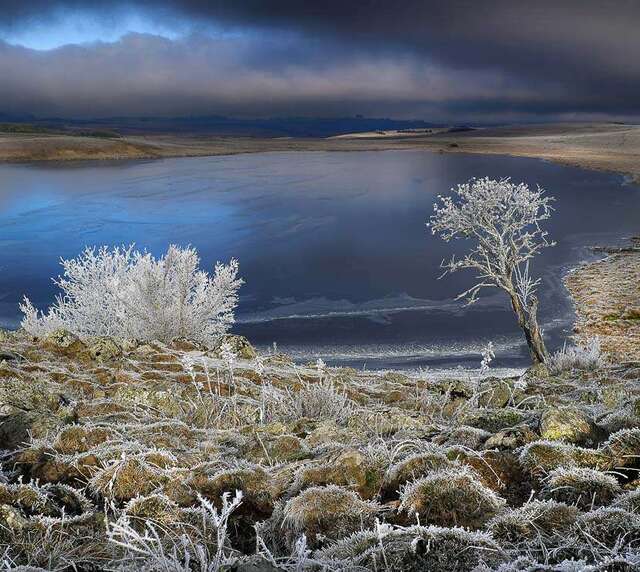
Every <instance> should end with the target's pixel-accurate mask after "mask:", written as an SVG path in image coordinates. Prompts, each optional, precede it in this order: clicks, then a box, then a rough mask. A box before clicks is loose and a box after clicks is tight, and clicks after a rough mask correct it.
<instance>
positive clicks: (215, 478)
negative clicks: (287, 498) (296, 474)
mask: <svg viewBox="0 0 640 572" xmlns="http://www.w3.org/2000/svg"><path fill="white" fill-rule="evenodd" d="M190 485H191V486H192V488H193V489H194V490H196V491H197V492H198V493H200V494H201V495H202V496H203V497H205V498H207V499H209V500H210V501H211V502H214V503H219V502H220V499H221V498H222V497H223V496H224V495H225V494H233V493H235V491H240V492H241V493H242V508H241V509H240V512H242V513H247V512H248V513H250V514H251V515H252V516H253V518H254V519H255V520H261V519H263V518H267V517H268V516H269V515H270V514H271V512H272V511H273V504H274V501H275V498H274V483H273V480H272V477H271V475H269V473H268V472H267V471H265V470H264V469H263V468H261V467H259V466H246V467H239V468H235V469H224V470H220V471H216V472H215V473H214V474H213V475H212V476H207V477H204V478H202V477H199V476H197V475H196V476H194V478H193V479H191V481H190Z"/></svg>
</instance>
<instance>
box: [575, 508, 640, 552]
mask: <svg viewBox="0 0 640 572" xmlns="http://www.w3.org/2000/svg"><path fill="white" fill-rule="evenodd" d="M574 531H575V534H576V536H577V540H578V541H577V542H576V543H575V547H574V549H575V550H576V551H579V552H580V554H579V556H581V557H585V556H587V557H588V558H589V559H590V560H591V561H598V560H599V559H600V558H599V557H598V555H599V554H600V553H603V552H604V553H605V554H606V553H607V552H608V553H609V555H611V554H615V553H619V552H620V551H622V550H623V549H629V548H633V549H636V550H638V549H640V515H638V514H634V513H630V512H627V511H626V510H623V509H621V508H613V507H600V508H598V509H596V510H594V511H591V512H587V513H585V514H582V515H580V516H579V517H578V518H577V519H576V524H575V527H574Z"/></svg>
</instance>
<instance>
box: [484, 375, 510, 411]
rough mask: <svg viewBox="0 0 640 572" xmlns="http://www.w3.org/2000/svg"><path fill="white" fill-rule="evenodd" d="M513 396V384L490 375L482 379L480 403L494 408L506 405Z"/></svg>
mask: <svg viewBox="0 0 640 572" xmlns="http://www.w3.org/2000/svg"><path fill="white" fill-rule="evenodd" d="M513 396H514V390H513V387H512V384H510V383H509V382H508V381H506V380H504V379H500V378H498V377H489V378H486V379H484V380H482V384H481V385H480V396H479V397H478V405H480V407H488V408H494V409H495V408H499V407H505V406H506V405H508V404H509V401H510V400H511V398H512V397H513Z"/></svg>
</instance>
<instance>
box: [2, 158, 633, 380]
mask: <svg viewBox="0 0 640 572" xmlns="http://www.w3.org/2000/svg"><path fill="white" fill-rule="evenodd" d="M485 175H488V176H491V177H495V178H498V177H505V176H510V177H511V178H512V179H513V180H514V181H516V182H519V181H521V180H522V181H526V182H527V183H529V184H531V185H535V184H536V183H537V184H540V185H541V186H543V187H545V188H546V189H547V191H548V192H549V194H551V195H553V196H555V197H556V199H557V202H556V204H555V207H556V212H555V214H554V216H553V218H552V220H551V221H548V224H547V228H548V229H549V230H550V231H551V237H552V238H554V239H555V240H557V241H558V246H557V247H555V248H553V249H549V250H547V252H546V253H545V254H544V256H542V257H541V258H540V260H539V261H536V262H535V263H534V264H533V266H532V270H533V272H534V273H537V274H541V275H542V276H543V278H544V285H543V288H542V292H541V321H542V323H543V324H544V330H545V332H546V335H547V337H548V340H549V345H550V347H552V348H554V347H558V346H559V345H561V344H562V340H563V339H564V337H565V336H566V335H568V334H569V333H570V331H571V324H572V320H573V315H572V308H571V304H570V302H569V300H568V298H567V295H566V292H565V291H564V289H563V287H562V284H561V277H562V275H563V273H564V272H566V270H567V268H568V267H569V266H571V265H574V264H576V263H577V262H578V261H580V260H584V259H585V258H587V257H589V256H590V255H589V252H588V250H587V248H586V247H587V246H589V245H592V244H600V243H614V242H617V241H619V240H621V239H623V238H625V237H627V236H629V235H631V234H634V233H637V232H638V230H639V226H640V225H639V221H640V216H639V215H640V189H638V188H637V187H632V186H629V185H625V184H623V179H622V177H620V176H615V175H608V174H603V173H596V172H592V171H584V170H580V169H575V168H568V167H561V166H558V165H554V164H550V163H545V162H542V161H538V160H533V159H519V158H509V157H502V156H486V155H485V156H482V155H475V156H474V155H461V154H451V155H449V154H443V155H440V154H434V153H429V152H424V151H385V152H357V153H264V154H256V155H236V156H228V157H206V158H186V159H185V158H180V159H167V160H162V161H147V162H121V163H109V164H107V163H78V164H34V165H2V166H0V228H1V229H2V230H1V233H0V241H1V245H2V251H1V255H0V322H1V323H2V325H4V326H5V327H16V326H17V323H18V321H19V311H18V307H17V306H18V302H19V300H20V298H21V296H22V294H28V295H29V296H30V297H31V299H32V300H33V301H34V303H36V305H38V306H39V307H44V306H46V305H48V304H49V303H50V302H51V300H52V298H53V296H54V294H55V292H56V290H55V287H54V286H53V285H52V283H51V277H52V276H54V275H57V274H58V273H59V272H60V267H59V264H58V259H59V257H60V256H63V257H72V256H75V255H76V254H78V253H79V252H80V250H81V249H82V248H83V247H84V246H85V245H99V244H123V243H130V242H135V243H136V244H137V245H138V247H139V248H147V249H148V250H150V251H152V252H153V253H154V254H161V253H162V252H163V251H164V250H165V249H166V247H167V245H168V244H169V243H177V244H181V245H186V244H192V245H194V246H195V247H196V248H197V249H198V251H199V252H200V255H201V257H202V260H203V265H204V266H205V267H207V268H210V267H211V266H212V265H213V263H214V262H215V261H216V260H223V261H226V260H228V259H229V258H230V257H232V256H233V257H236V258H238V259H239V261H240V271H241V274H242V276H243V277H244V278H245V280H246V285H245V286H244V287H243V288H242V290H241V301H240V306H239V308H238V312H237V318H238V323H237V324H236V326H235V328H234V331H235V332H237V333H241V334H244V335H247V336H248V337H249V338H250V340H251V341H252V342H253V343H254V344H256V345H258V346H262V347H267V346H270V345H271V344H272V343H274V342H275V343H276V344H277V346H278V348H279V349H280V350H282V351H286V352H289V353H291V354H292V355H293V356H294V357H295V358H296V359H299V360H308V359H315V358H316V357H322V358H323V359H325V361H327V362H329V363H331V364H345V365H354V366H356V367H363V366H366V367H368V368H370V369H375V368H387V367H397V368H418V367H425V366H431V367H452V366H456V365H463V366H468V367H477V366H478V364H479V361H480V356H479V351H480V349H479V348H480V347H481V346H483V345H484V344H486V342H488V341H489V340H491V341H493V343H494V345H495V346H496V349H497V359H496V361H495V362H494V363H495V364H496V365H497V366H503V367H518V366H522V365H526V363H527V360H528V355H527V353H526V348H525V346H524V345H523V343H522V339H521V336H520V333H519V330H518V328H517V326H516V324H515V319H514V317H513V315H512V313H511V311H510V309H509V307H508V305H507V302H506V299H505V298H503V297H502V296H500V295H491V296H485V297H483V298H482V300H481V301H480V302H479V303H478V304H477V305H476V306H474V307H471V308H464V307H463V306H462V305H461V303H458V302H455V301H454V300H453V298H454V297H455V295H456V294H458V293H459V292H461V291H462V290H464V289H465V288H467V287H468V286H469V285H470V284H471V275H470V274H466V273H459V274H458V275H455V276H450V277H445V278H444V279H442V280H438V279H437V277H438V276H439V274H440V269H439V264H440V261H441V260H442V259H443V258H445V257H447V258H448V257H449V256H450V255H451V254H452V245H450V244H449V245H447V244H445V243H443V242H441V241H440V240H439V239H437V238H436V237H433V236H431V234H430V233H429V232H428V231H427V229H426V227H425V222H426V220H427V219H428V217H429V216H430V214H431V209H432V205H433V202H434V199H435V195H437V194H438V193H444V192H446V191H447V190H448V189H449V188H450V187H452V186H453V185H455V184H456V183H458V182H464V181H465V180H467V179H469V178H470V177H481V176H485ZM457 246H458V247H461V246H462V243H461V242H458V244H457Z"/></svg>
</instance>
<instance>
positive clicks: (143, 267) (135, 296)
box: [20, 245, 242, 345]
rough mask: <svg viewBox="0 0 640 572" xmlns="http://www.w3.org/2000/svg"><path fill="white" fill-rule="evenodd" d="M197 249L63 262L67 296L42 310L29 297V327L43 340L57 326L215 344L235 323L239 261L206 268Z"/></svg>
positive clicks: (126, 250)
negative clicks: (162, 254) (159, 255)
mask: <svg viewBox="0 0 640 572" xmlns="http://www.w3.org/2000/svg"><path fill="white" fill-rule="evenodd" d="M199 265H200V259H199V258H198V254H197V252H196V250H195V249H194V248H179V247H177V246H174V245H171V246H170V247H169V249H168V250H167V253H166V254H165V255H164V256H162V257H161V258H159V259H156V258H154V257H153V256H152V255H151V254H150V253H148V252H140V251H138V250H135V249H134V247H133V246H128V247H121V248H119V247H116V248H112V249H109V248H107V247H106V246H103V247H101V248H99V249H96V248H87V249H86V250H85V251H84V252H83V253H82V254H81V255H80V256H78V257H77V258H73V259H70V260H64V259H63V260H62V267H63V268H64V274H63V275H62V276H60V277H58V278H57V279H56V280H55V283H56V284H57V286H58V287H59V288H60V290H61V291H62V293H61V294H60V295H58V297H57V298H56V302H55V304H53V306H51V308H49V310H48V312H46V313H41V312H38V311H37V310H36V308H34V306H33V304H32V303H31V301H30V300H29V299H28V298H26V297H25V299H24V302H23V303H22V304H21V306H20V308H21V310H22V312H23V313H24V319H23V320H22V324H21V325H22V327H23V328H24V329H25V330H26V331H27V332H29V333H30V334H33V335H34V336H38V337H42V336H45V335H47V334H50V333H51V332H53V331H55V330H58V329H66V330H68V331H70V332H72V333H74V334H76V335H78V336H81V337H85V336H116V337H119V338H131V339H138V340H159V341H165V342H168V341H170V340H172V339H173V338H178V337H185V338H190V339H193V340H196V341H199V342H201V343H204V344H208V345H212V344H213V343H215V341H216V340H217V339H218V338H219V337H220V335H222V334H224V333H225V332H226V331H227V330H228V328H229V326H230V325H231V324H233V321H234V316H233V310H234V308H235V307H236V305H237V302H238V288H239V287H240V285H241V284H242V280H241V279H240V278H238V262H237V261H236V260H231V262H230V263H229V264H228V265H224V264H220V263H218V264H216V266H215V269H214V273H213V275H212V276H211V275H209V274H208V273H207V272H204V271H202V270H200V269H199Z"/></svg>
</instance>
